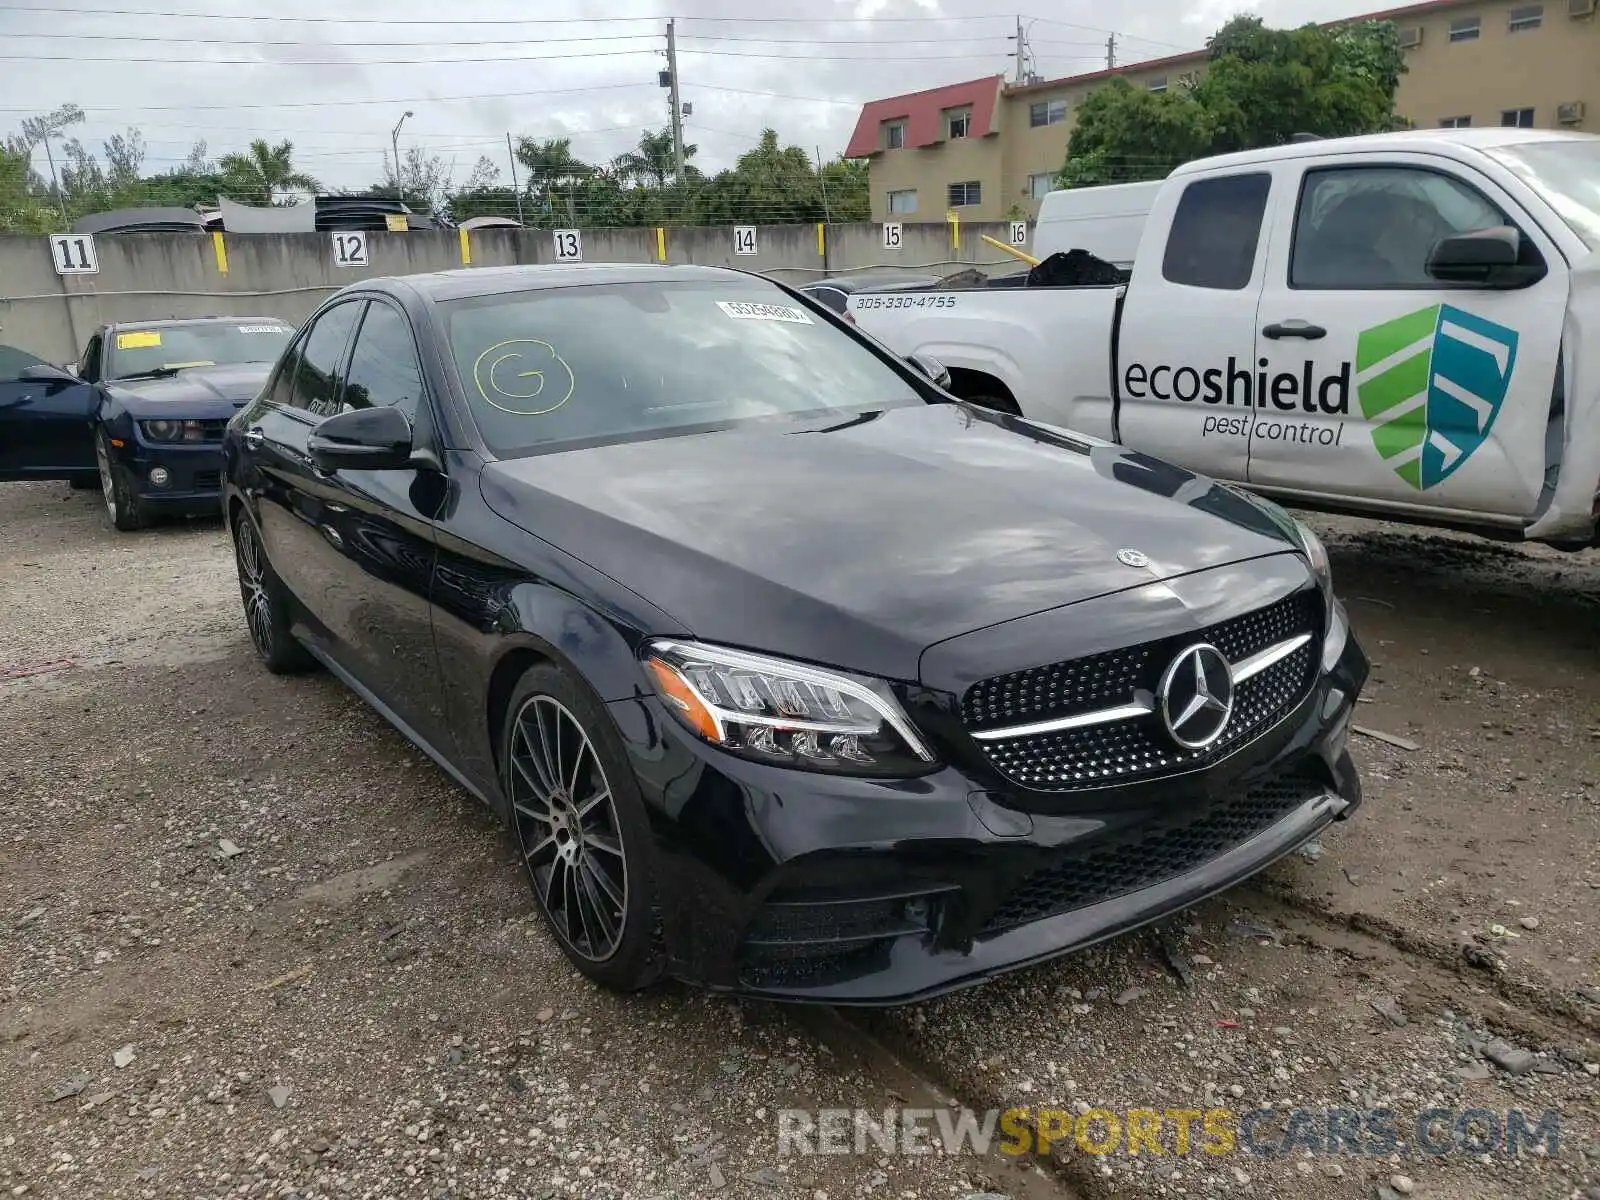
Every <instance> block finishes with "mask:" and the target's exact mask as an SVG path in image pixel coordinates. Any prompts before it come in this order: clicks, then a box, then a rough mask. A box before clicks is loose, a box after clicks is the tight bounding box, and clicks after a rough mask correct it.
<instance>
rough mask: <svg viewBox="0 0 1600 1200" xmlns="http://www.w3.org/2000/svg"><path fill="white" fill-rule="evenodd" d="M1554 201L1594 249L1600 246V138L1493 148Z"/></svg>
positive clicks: (1527, 143) (1495, 156) (1540, 192)
mask: <svg viewBox="0 0 1600 1200" xmlns="http://www.w3.org/2000/svg"><path fill="white" fill-rule="evenodd" d="M1489 153H1490V154H1491V155H1492V156H1493V157H1494V158H1496V159H1498V160H1499V161H1500V162H1502V163H1504V164H1505V166H1507V167H1508V168H1510V170H1511V171H1512V172H1513V173H1514V174H1515V175H1516V176H1517V178H1519V179H1521V180H1522V181H1523V182H1524V183H1526V184H1527V185H1528V186H1529V187H1531V188H1532V189H1533V190H1534V191H1536V192H1538V193H1539V195H1541V196H1543V197H1544V198H1545V199H1546V200H1547V201H1549V203H1550V207H1551V208H1553V209H1555V210H1556V212H1558V213H1560V214H1561V219H1562V220H1563V221H1565V222H1566V223H1567V224H1568V225H1570V226H1572V231H1573V232H1574V233H1576V234H1577V235H1578V236H1579V237H1580V238H1582V239H1583V242H1584V245H1586V246H1588V247H1589V249H1591V250H1600V138H1573V139H1572V140H1571V141H1565V140H1562V141H1556V142H1523V143H1521V144H1520V145H1515V146H1497V147H1495V148H1494V149H1493V150H1491V151H1490V152H1489Z"/></svg>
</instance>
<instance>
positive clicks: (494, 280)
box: [357, 263, 770, 300]
mask: <svg viewBox="0 0 1600 1200" xmlns="http://www.w3.org/2000/svg"><path fill="white" fill-rule="evenodd" d="M752 277H754V278H761V279H762V282H763V283H766V282H770V281H769V280H766V279H764V278H762V277H760V276H755V275H754V273H753V272H750V271H736V270H734V269H733V268H732V267H697V266H689V265H678V264H670V265H669V264H665V263H661V264H657V263H538V264H524V265H521V266H514V267H457V268H455V269H453V270H449V271H429V272H425V273H423V274H420V275H404V276H386V277H384V278H381V279H373V280H365V281H363V282H362V284H360V285H357V286H363V287H370V286H373V285H375V284H378V285H389V286H394V285H400V286H404V287H409V288H411V289H412V290H413V291H415V292H417V293H418V294H419V295H422V296H425V297H427V298H428V299H430V300H460V299H464V298H466V297H469V296H493V295H499V294H501V293H504V292H521V291H540V290H543V289H545V288H557V287H577V286H581V285H583V284H599V283H692V282H695V281H697V280H701V281H704V280H711V279H726V280H728V281H729V282H730V283H732V282H734V281H736V280H737V281H743V280H746V279H750V278H752Z"/></svg>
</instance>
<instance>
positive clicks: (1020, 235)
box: [1011, 221, 1028, 246]
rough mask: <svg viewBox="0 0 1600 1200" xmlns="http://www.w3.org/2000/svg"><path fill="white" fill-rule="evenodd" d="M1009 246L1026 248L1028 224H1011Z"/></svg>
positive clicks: (1022, 222)
mask: <svg viewBox="0 0 1600 1200" xmlns="http://www.w3.org/2000/svg"><path fill="white" fill-rule="evenodd" d="M1011 244H1012V245H1013V246H1026V245H1027V244H1028V223H1027V222H1026V221H1013V222H1011Z"/></svg>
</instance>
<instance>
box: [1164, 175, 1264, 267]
mask: <svg viewBox="0 0 1600 1200" xmlns="http://www.w3.org/2000/svg"><path fill="white" fill-rule="evenodd" d="M1271 189H1272V176H1270V175H1268V174H1267V173H1265V172H1255V173H1252V174H1248V175H1223V176H1221V177H1218V178H1214V179H1202V180H1199V181H1197V182H1195V183H1191V184H1190V185H1189V186H1188V187H1186V188H1184V189H1183V195H1182V196H1181V197H1179V199H1178V209H1177V211H1176V212H1175V213H1174V214H1173V216H1172V231H1171V232H1170V233H1169V234H1168V235H1167V250H1166V254H1165V255H1164V257H1163V258H1162V261H1161V274H1162V277H1163V278H1165V279H1166V280H1167V282H1168V283H1179V284H1185V285H1187V286H1188V287H1202V288H1216V289H1220V290H1224V291H1239V290H1241V289H1243V288H1245V287H1248V286H1249V284H1250V276H1251V275H1252V274H1253V273H1254V271H1255V263H1256V244H1257V243H1258V242H1259V241H1260V239H1261V218H1262V215H1263V214H1264V213H1265V212H1266V210H1267V193H1268V192H1269V191H1271Z"/></svg>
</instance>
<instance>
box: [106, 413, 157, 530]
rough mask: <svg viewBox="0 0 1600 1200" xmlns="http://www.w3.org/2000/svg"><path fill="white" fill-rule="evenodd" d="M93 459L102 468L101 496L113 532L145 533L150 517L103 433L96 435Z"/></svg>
mask: <svg viewBox="0 0 1600 1200" xmlns="http://www.w3.org/2000/svg"><path fill="white" fill-rule="evenodd" d="M94 456H95V461H96V464H97V465H98V467H99V468H100V495H101V499H102V500H103V501H104V503H105V507H106V516H107V517H109V518H110V519H111V525H112V528H114V529H116V530H118V531H119V532H121V533H134V532H136V531H138V530H140V529H143V528H144V527H145V526H146V525H148V524H149V523H150V517H149V514H148V513H146V512H145V508H144V505H143V504H141V503H140V502H139V495H138V493H137V492H135V491H134V489H133V481H132V480H131V479H129V478H128V472H127V471H125V470H124V469H123V468H122V467H120V466H118V465H117V463H116V462H115V461H114V460H113V459H112V457H111V446H110V444H109V443H108V442H107V440H106V435H105V432H104V431H103V430H102V431H101V432H98V433H96V434H95V435H94Z"/></svg>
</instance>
